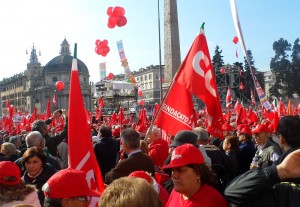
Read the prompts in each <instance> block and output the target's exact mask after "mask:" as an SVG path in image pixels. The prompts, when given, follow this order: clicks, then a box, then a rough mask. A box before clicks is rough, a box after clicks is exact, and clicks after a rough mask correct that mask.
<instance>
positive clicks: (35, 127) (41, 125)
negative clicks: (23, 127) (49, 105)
mask: <svg viewBox="0 0 300 207" xmlns="http://www.w3.org/2000/svg"><path fill="white" fill-rule="evenodd" d="M31 131H38V132H40V133H41V134H42V135H43V136H44V137H45V136H48V133H49V130H48V127H47V125H46V123H45V121H43V120H35V121H34V122H33V123H32V125H31Z"/></svg>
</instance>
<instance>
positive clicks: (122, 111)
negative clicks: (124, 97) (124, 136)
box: [119, 107, 125, 131]
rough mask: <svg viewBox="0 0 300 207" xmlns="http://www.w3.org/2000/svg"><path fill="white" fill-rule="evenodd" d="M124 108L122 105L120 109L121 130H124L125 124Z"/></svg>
mask: <svg viewBox="0 0 300 207" xmlns="http://www.w3.org/2000/svg"><path fill="white" fill-rule="evenodd" d="M124 118H125V117H124V109H123V108H122V107H120V110H119V124H120V126H121V131H122V125H123V121H124Z"/></svg>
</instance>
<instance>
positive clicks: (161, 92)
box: [157, 0, 163, 102]
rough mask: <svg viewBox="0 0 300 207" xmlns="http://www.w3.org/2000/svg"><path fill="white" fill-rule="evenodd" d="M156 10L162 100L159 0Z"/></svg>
mask: <svg viewBox="0 0 300 207" xmlns="http://www.w3.org/2000/svg"><path fill="white" fill-rule="evenodd" d="M157 12H158V45H159V77H160V88H159V89H160V102H161V101H162V100H163V88H162V68H161V39H160V9H159V0H157Z"/></svg>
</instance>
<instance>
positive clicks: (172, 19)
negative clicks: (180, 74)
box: [164, 0, 181, 87]
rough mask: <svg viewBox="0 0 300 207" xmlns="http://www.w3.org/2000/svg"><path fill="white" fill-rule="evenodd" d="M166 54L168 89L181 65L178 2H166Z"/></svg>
mask: <svg viewBox="0 0 300 207" xmlns="http://www.w3.org/2000/svg"><path fill="white" fill-rule="evenodd" d="M164 52H165V68H164V87H166V86H168V85H169V84H170V82H171V81H172V79H173V77H174V75H175V73H176V72H177V70H178V69H179V67H180V65H181V58H180V44H179V28H178V14H177V0H164Z"/></svg>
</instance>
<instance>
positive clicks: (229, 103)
mask: <svg viewBox="0 0 300 207" xmlns="http://www.w3.org/2000/svg"><path fill="white" fill-rule="evenodd" d="M231 106H232V95H231V91H230V87H229V86H228V89H227V95H226V108H228V109H229V108H230V107H231Z"/></svg>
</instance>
